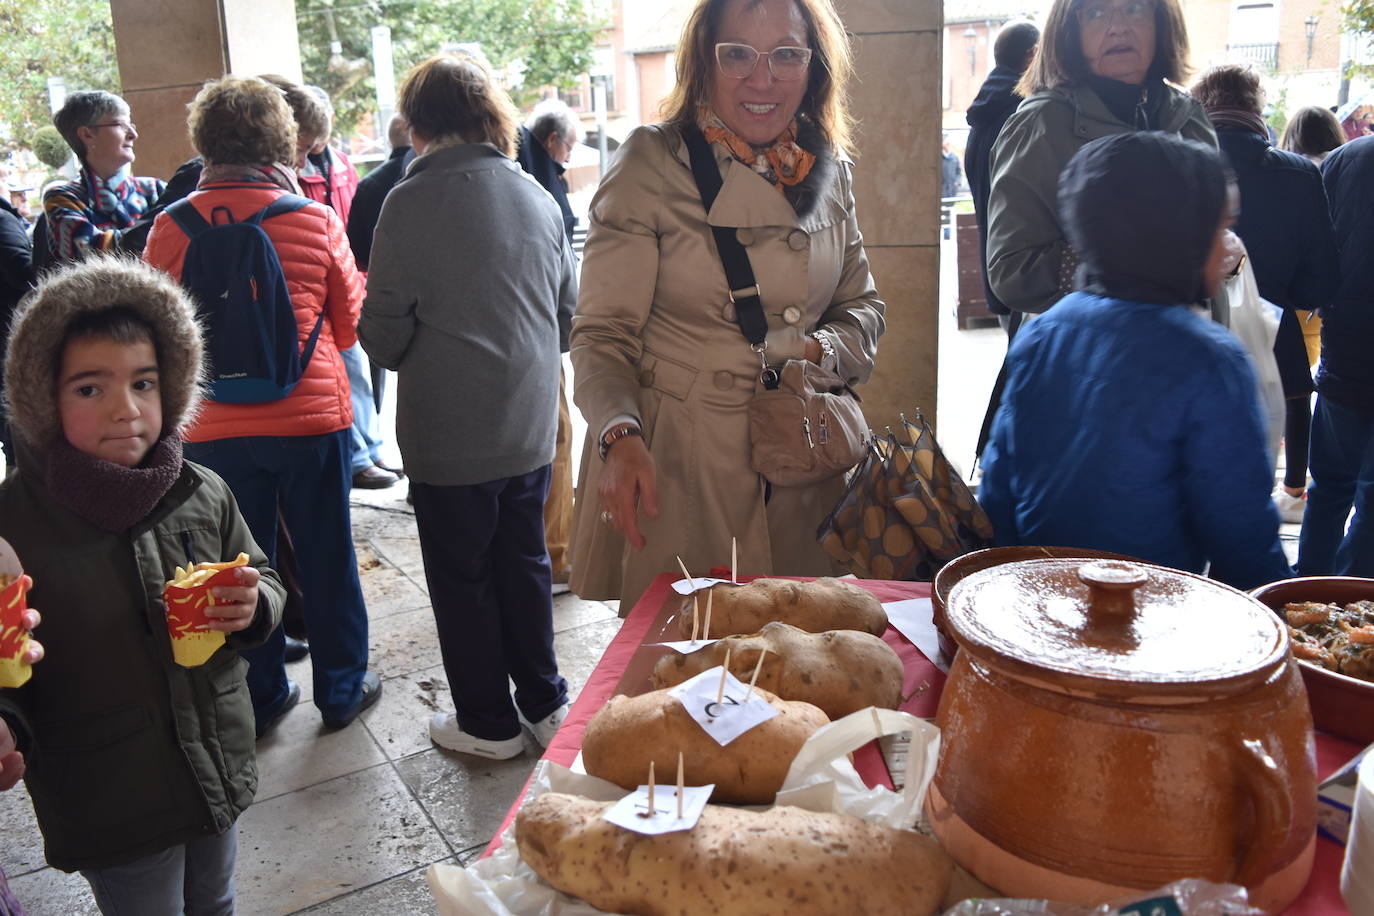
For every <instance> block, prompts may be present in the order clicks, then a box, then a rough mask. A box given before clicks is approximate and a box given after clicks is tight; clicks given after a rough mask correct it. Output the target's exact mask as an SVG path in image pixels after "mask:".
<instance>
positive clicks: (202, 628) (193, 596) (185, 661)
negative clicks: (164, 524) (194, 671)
mask: <svg viewBox="0 0 1374 916" xmlns="http://www.w3.org/2000/svg"><path fill="white" fill-rule="evenodd" d="M247 565H248V554H246V553H240V554H239V555H238V556H237V557H235V558H234V559H232V560H229V561H227V562H224V563H196V564H194V565H188V566H185V567H181V566H178V567H177V568H176V573H175V574H174V575H173V577H172V578H171V579H170V580H168V582H167V586H166V588H164V589H163V591H162V597H163V599H164V600H165V601H166V603H167V631H168V634H169V635H170V636H171V638H172V657H173V658H174V659H175V660H176V663H177V664H178V665H181V666H182V667H183V668H194V667H196V666H197V665H203V664H205V662H206V661H208V660H209V658H210V656H211V655H214V654H215V651H216V650H217V649H219V647H220V646H222V645H224V633H223V632H221V631H219V630H211V629H209V627H208V626H207V624H208V622H209V618H208V617H207V616H206V614H205V609H206V608H207V607H213V606H214V604H215V596H214V593H213V592H211V591H210V587H209V586H210V584H211V580H213V579H214V578H215V577H216V576H218V575H219V574H220V573H221V572H223V571H225V570H226V569H233V568H234V567H236V566H247Z"/></svg>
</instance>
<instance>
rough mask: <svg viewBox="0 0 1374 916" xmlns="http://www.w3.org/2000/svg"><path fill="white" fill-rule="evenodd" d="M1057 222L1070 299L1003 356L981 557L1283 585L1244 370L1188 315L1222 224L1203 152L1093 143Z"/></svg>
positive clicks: (1251, 390)
mask: <svg viewBox="0 0 1374 916" xmlns="http://www.w3.org/2000/svg"><path fill="white" fill-rule="evenodd" d="M1161 189H1168V190H1167V193H1161ZM1059 207H1060V218H1061V219H1062V221H1063V224H1064V226H1065V229H1066V231H1067V234H1068V239H1069V242H1070V243H1071V244H1072V246H1073V248H1074V250H1075V251H1076V252H1077V253H1078V254H1079V257H1080V262H1079V269H1078V273H1077V276H1076V283H1075V287H1076V291H1075V292H1073V293H1070V294H1069V295H1067V296H1065V297H1064V298H1062V299H1060V300H1059V302H1058V303H1057V304H1056V305H1055V306H1054V308H1053V309H1051V310H1050V311H1048V312H1046V313H1045V314H1044V315H1041V316H1039V317H1037V318H1036V319H1035V320H1034V321H1031V322H1029V323H1028V324H1027V325H1026V326H1025V327H1024V328H1023V329H1022V330H1021V332H1020V333H1019V334H1018V335H1017V337H1016V339H1015V341H1014V343H1013V344H1012V347H1011V350H1010V352H1009V353H1008V356H1007V361H1008V379H1007V386H1006V390H1005V392H1004V395H1003V403H1002V409H1001V410H1000V411H999V413H998V415H997V419H996V421H995V422H994V424H993V428H992V437H991V440H990V442H989V444H988V448H987V452H986V454H985V457H984V474H983V483H982V487H981V489H980V491H979V498H980V501H981V502H982V504H983V506H984V508H985V509H986V510H987V512H988V515H989V516H990V517H991V519H992V523H993V527H994V529H995V531H996V541H997V543H998V544H999V545H1018V544H1053V545H1062V546H1069V547H1087V548H1096V549H1099V550H1109V551H1114V552H1116V553H1122V554H1127V555H1129V556H1133V557H1137V558H1139V559H1141V560H1146V561H1148V562H1151V563H1159V564H1162V565H1164V566H1172V567H1176V568H1178V569H1184V570H1189V571H1191V572H1204V571H1206V570H1207V568H1208V566H1209V564H1210V569H1211V575H1212V576H1213V577H1214V578H1216V579H1218V580H1220V581H1222V582H1225V583H1227V584H1229V585H1233V586H1236V587H1238V588H1253V587H1254V586H1256V585H1260V584H1263V583H1265V582H1270V581H1273V580H1276V579H1281V578H1286V577H1288V576H1291V575H1292V574H1293V573H1292V570H1291V568H1290V567H1289V565H1288V561H1287V559H1286V558H1285V557H1284V553H1283V548H1282V547H1281V546H1280V544H1279V538H1278V528H1279V517H1278V512H1277V510H1276V509H1275V507H1274V504H1273V502H1272V501H1271V500H1270V489H1271V487H1272V485H1273V476H1272V472H1271V470H1270V468H1269V459H1268V456H1267V453H1266V451H1265V430H1264V424H1263V421H1262V419H1261V415H1260V407H1259V402H1258V393H1257V392H1258V389H1257V386H1256V381H1255V373H1254V371H1253V369H1252V368H1251V366H1250V363H1249V361H1248V359H1249V358H1248V357H1247V356H1246V353H1245V350H1244V348H1243V347H1242V346H1241V344H1240V343H1239V341H1237V340H1236V339H1235V338H1234V337H1232V336H1231V334H1230V333H1229V332H1227V331H1226V329H1224V328H1222V327H1221V326H1220V325H1217V324H1215V323H1214V322H1211V321H1209V320H1207V319H1206V318H1204V317H1202V316H1201V315H1199V314H1197V313H1195V312H1194V311H1193V310H1192V309H1190V308H1189V307H1188V303H1194V302H1198V301H1200V300H1201V299H1202V298H1203V297H1204V296H1206V295H1209V294H1211V293H1213V292H1214V291H1215V290H1216V288H1217V286H1218V284H1219V283H1220V280H1221V272H1222V267H1221V263H1222V258H1223V254H1224V250H1223V247H1222V235H1223V232H1224V230H1225V229H1226V228H1227V227H1228V225H1229V224H1230V222H1231V217H1232V213H1231V204H1230V203H1229V202H1228V183H1227V178H1226V174H1225V171H1224V169H1223V167H1222V163H1221V159H1220V157H1219V156H1218V154H1217V152H1216V151H1215V150H1214V149H1211V148H1209V147H1206V146H1204V145H1202V144H1200V143H1196V142H1192V141H1188V140H1182V139H1179V138H1178V137H1176V136H1174V135H1173V134H1167V133H1161V132H1156V131H1147V132H1139V133H1129V134H1119V135H1116V136H1112V137H1106V138H1103V139H1100V140H1096V141H1093V142H1092V143H1089V144H1087V145H1086V146H1084V147H1083V148H1082V149H1081V150H1080V151H1079V152H1078V153H1077V154H1076V155H1075V156H1074V157H1073V159H1072V160H1070V162H1069V164H1068V167H1067V168H1065V170H1064V173H1063V175H1062V177H1061V178H1060V183H1059Z"/></svg>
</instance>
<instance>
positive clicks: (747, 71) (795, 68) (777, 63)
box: [716, 41, 811, 80]
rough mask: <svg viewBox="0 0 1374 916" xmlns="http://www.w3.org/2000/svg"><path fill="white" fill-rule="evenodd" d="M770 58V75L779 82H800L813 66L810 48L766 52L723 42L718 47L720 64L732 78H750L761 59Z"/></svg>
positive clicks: (717, 60) (721, 68)
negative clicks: (810, 66)
mask: <svg viewBox="0 0 1374 916" xmlns="http://www.w3.org/2000/svg"><path fill="white" fill-rule="evenodd" d="M760 57H766V58H768V72H769V73H771V74H773V79H775V80H799V79H801V78H802V77H803V76H805V75H806V68H807V65H809V64H810V63H811V49H810V48H793V47H789V46H783V47H781V48H774V49H773V50H771V51H769V52H767V53H764V52H762V51H759V50H758V49H757V48H755V47H754V46H753V45H742V44H735V43H733V42H729V41H722V42H720V43H718V44H717V45H716V65H717V66H718V67H720V72H721V73H724V74H725V75H726V76H728V77H730V78H731V79H736V80H742V79H748V78H749V77H751V76H753V75H754V70H755V69H757V67H758V65H759V58H760Z"/></svg>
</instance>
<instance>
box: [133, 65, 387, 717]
mask: <svg viewBox="0 0 1374 916" xmlns="http://www.w3.org/2000/svg"><path fill="white" fill-rule="evenodd" d="M188 127H189V130H190V134H191V140H192V143H194V145H195V147H196V150H197V152H199V153H200V154H201V156H203V157H204V159H205V170H204V172H203V174H202V175H201V179H200V190H198V191H196V193H194V194H192V195H191V196H190V197H188V198H186V199H185V200H184V201H182V202H181V203H180V204H178V205H177V206H178V207H185V206H188V205H189V206H191V207H193V208H194V210H195V213H196V214H198V215H199V217H200V219H202V220H204V221H206V222H209V221H210V220H211V219H212V218H216V217H214V213H215V211H217V210H220V211H228V215H229V218H230V219H231V220H232V219H238V220H246V219H248V218H249V217H250V216H253V215H254V214H257V213H259V212H261V211H263V210H264V208H266V207H268V206H270V205H272V204H274V203H276V202H278V201H280V200H282V199H283V198H287V197H288V196H290V197H291V198H296V197H297V193H296V192H297V191H298V190H299V187H298V185H297V184H296V173H295V170H294V169H293V168H292V166H291V161H292V160H293V159H294V157H295V155H296V152H295V150H296V122H295V119H294V118H293V116H292V112H291V109H290V108H289V107H288V106H287V103H286V100H285V99H284V98H283V95H282V93H281V92H280V91H279V90H278V88H277V87H275V86H273V85H271V84H269V83H267V82H265V81H263V80H261V79H253V78H249V79H239V78H235V77H226V78H224V79H222V80H216V81H212V82H209V83H207V84H206V85H205V87H204V88H203V89H201V91H200V93H199V94H197V95H196V98H195V100H194V101H193V102H192V103H191V112H190V116H189V118H188ZM287 203H288V204H291V205H295V208H294V209H291V210H290V212H285V213H281V214H279V215H274V216H272V217H270V218H266V219H263V220H262V222H261V224H260V225H261V227H262V231H263V232H265V233H266V234H267V237H268V240H269V241H270V242H271V244H272V248H273V250H274V252H275V253H276V256H277V258H278V259H279V261H280V264H281V270H282V274H283V275H284V279H285V281H286V283H287V284H288V287H289V289H290V306H291V309H292V312H293V317H294V319H295V326H296V327H295V331H296V336H297V342H298V344H299V345H300V346H301V347H302V348H305V347H307V346H308V342H309V341H310V340H311V339H312V336H314V340H315V344H314V349H313V351H309V356H308V362H307V363H305V365H304V366H303V369H302V372H301V375H300V379H299V382H298V383H297V384H296V385H295V387H293V388H292V389H291V390H290V393H289V394H287V395H286V396H285V397H282V398H279V399H278V400H272V401H265V402H261V403H225V402H220V401H214V400H206V401H205V402H204V403H203V404H202V407H201V410H200V414H199V416H197V417H196V420H195V422H194V424H192V425H191V426H190V427H189V428H188V429H187V431H186V439H187V444H186V453H187V455H188V456H189V457H191V458H192V459H193V460H195V461H198V462H200V463H201V464H204V465H206V466H207V467H209V468H211V469H213V470H214V471H215V472H216V473H218V474H219V475H220V476H221V477H223V478H224V479H225V481H226V482H228V484H229V486H230V487H231V488H232V489H233V491H234V495H235V497H237V499H238V503H239V508H240V509H241V510H242V512H243V515H244V518H246V519H247V520H248V525H249V527H250V528H251V529H252V531H253V536H254V537H255V538H256V539H257V542H258V543H259V544H260V545H262V547H263V549H264V550H266V551H268V555H269V557H273V558H275V555H276V550H277V533H278V528H277V525H278V521H277V520H278V502H279V501H280V506H281V513H282V517H283V518H284V519H285V523H286V525H287V526H288V527H289V528H290V530H291V534H292V535H293V541H294V543H295V548H296V560H297V562H298V564H299V567H300V577H301V585H302V591H303V592H304V602H303V603H304V614H305V622H306V626H307V628H308V630H309V633H310V654H311V660H312V664H311V668H312V672H313V675H314V685H315V705H316V706H317V707H318V708H319V710H320V714H321V717H322V718H323V719H324V722H325V724H326V725H327V726H329V727H331V728H342V727H344V726H346V725H348V724H349V723H350V722H352V721H353V720H354V719H355V718H357V716H358V714H359V713H360V712H361V711H363V710H364V709H367V708H368V707H369V706H371V705H372V704H373V703H375V702H376V701H377V699H378V697H379V696H380V695H381V690H382V683H381V680H380V678H379V677H378V676H377V674H376V673H375V672H373V671H369V670H368V668H367V654H368V645H367V608H366V606H365V605H364V603H363V595H362V586H361V584H360V583H359V580H358V564H357V561H356V558H355V556H354V551H353V527H352V521H351V516H350V511H349V502H348V499H349V498H348V488H349V427H350V425H351V421H352V414H351V408H350V402H349V392H348V379H347V376H346V375H345V373H344V368H343V363H342V361H341V360H340V358H339V355H338V353H339V349H340V348H346V347H348V346H349V345H351V344H352V343H353V342H354V341H355V340H356V339H357V336H356V330H355V329H356V327H357V323H358V312H359V309H360V308H361V305H362V297H363V288H362V278H361V277H360V276H359V274H358V272H357V269H356V268H355V267H354V265H353V255H352V253H351V252H350V251H349V249H348V239H347V236H346V235H345V233H344V226H343V222H342V221H341V220H340V219H339V217H338V215H337V214H335V213H334V211H333V210H331V209H329V208H328V207H325V206H323V205H322V204H318V203H315V202H313V201H308V200H301V199H291V200H288V201H287ZM176 212H177V208H176V207H173V208H169V210H168V211H165V212H163V213H162V214H161V215H159V216H158V218H157V222H155V223H154V224H153V230H152V232H151V233H150V234H149V236H148V247H147V249H146V250H145V252H144V257H145V259H146V260H147V261H148V262H149V263H151V264H153V265H155V266H157V267H160V268H162V269H163V270H165V271H167V272H168V273H169V274H171V275H172V276H173V277H175V278H178V279H180V278H181V277H182V273H183V266H184V264H185V261H186V255H187V250H188V248H189V247H190V243H191V242H190V239H189V238H188V236H187V232H186V230H185V229H183V228H182V224H181V223H180V222H178V221H177V220H174V219H173V214H174V213H176ZM181 218H182V219H186V220H188V221H191V217H190V215H189V214H185V213H184V211H182V216H181ZM245 320H246V319H245ZM212 344H213V341H212ZM303 352H304V351H303ZM302 359H303V361H304V359H305V357H304V356H303V357H302ZM284 653H285V640H284V636H283V631H282V629H281V628H278V629H276V630H274V631H273V633H272V636H271V638H270V639H268V641H267V643H266V644H265V645H264V646H262V647H261V648H259V649H254V650H252V651H250V652H248V653H245V656H246V657H247V658H248V660H249V663H250V667H249V670H248V685H249V688H250V690H251V692H252V697H253V709H254V713H255V715H256V720H257V731H258V734H259V735H260V736H261V735H263V734H265V733H267V732H268V731H269V730H270V729H271V728H273V727H274V726H275V725H276V724H277V723H278V722H279V721H280V720H281V718H282V716H284V715H285V714H286V713H287V712H288V711H289V710H290V709H291V708H292V707H293V706H295V704H296V702H297V701H298V700H299V699H300V687H299V686H298V685H297V684H295V683H294V682H292V681H290V680H289V679H288V678H287V676H286V668H285V659H284Z"/></svg>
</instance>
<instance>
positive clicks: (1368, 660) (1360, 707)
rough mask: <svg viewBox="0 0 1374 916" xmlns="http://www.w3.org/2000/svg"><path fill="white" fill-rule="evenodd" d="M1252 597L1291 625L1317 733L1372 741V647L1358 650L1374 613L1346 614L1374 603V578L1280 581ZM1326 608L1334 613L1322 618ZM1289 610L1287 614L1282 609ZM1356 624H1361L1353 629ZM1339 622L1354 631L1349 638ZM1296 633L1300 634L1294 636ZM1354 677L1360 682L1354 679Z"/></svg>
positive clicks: (1294, 649) (1294, 647)
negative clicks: (1329, 608)
mask: <svg viewBox="0 0 1374 916" xmlns="http://www.w3.org/2000/svg"><path fill="white" fill-rule="evenodd" d="M1251 594H1253V595H1254V596H1255V598H1257V599H1258V600H1259V601H1260V602H1261V603H1262V604H1264V605H1266V606H1267V607H1269V608H1271V609H1272V610H1273V611H1274V612H1275V613H1276V614H1278V615H1279V616H1280V617H1282V618H1283V619H1284V621H1285V622H1286V623H1288V624H1289V627H1290V629H1289V635H1290V637H1292V639H1293V654H1294V656H1295V657H1297V659H1298V666H1299V667H1300V668H1301V669H1302V679H1303V682H1304V683H1305V684H1306V685H1307V695H1308V698H1309V699H1310V700H1311V702H1312V720H1313V722H1315V723H1316V726H1317V728H1320V729H1321V730H1322V731H1326V732H1330V733H1331V734H1333V735H1338V736H1340V737H1342V738H1347V739H1349V740H1351V741H1356V742H1359V743H1360V744H1368V743H1369V742H1371V741H1374V679H1365V678H1371V677H1372V676H1374V646H1370V647H1369V648H1367V649H1364V648H1361V646H1362V645H1364V643H1363V642H1361V640H1363V639H1365V638H1367V637H1366V636H1365V635H1364V633H1365V632H1368V631H1367V630H1365V625H1366V624H1370V623H1374V612H1366V611H1364V610H1363V609H1360V610H1356V611H1346V610H1345V608H1347V606H1349V605H1355V604H1357V603H1358V602H1363V601H1374V579H1360V578H1356V577H1353V576H1313V577H1309V578H1302V579H1284V580H1282V581H1279V582H1272V583H1270V584H1269V585H1263V586H1260V587H1259V588H1257V589H1255V590H1254V591H1253V592H1252V593H1251ZM1326 605H1331V606H1334V607H1335V608H1336V609H1338V613H1336V614H1334V615H1333V614H1332V613H1331V612H1330V611H1329V610H1327V611H1326V612H1325V615H1323V613H1322V610H1321V608H1322V607H1323V606H1326ZM1289 606H1292V607H1293V613H1291V614H1290V613H1288V611H1287V610H1286V609H1287V608H1289ZM1333 618H1334V619H1333ZM1354 621H1361V624H1360V625H1359V626H1356V625H1355V623H1354ZM1342 622H1344V623H1345V624H1346V625H1347V626H1348V627H1350V628H1351V630H1354V631H1357V632H1356V633H1355V634H1354V635H1352V634H1351V633H1350V631H1348V630H1346V629H1345V628H1344V627H1342V626H1341V623H1342ZM1295 631H1296V632H1297V633H1298V634H1300V635H1294V633H1295ZM1358 631H1364V632H1358ZM1323 636H1325V637H1329V639H1327V640H1326V641H1327V642H1329V643H1330V645H1326V644H1325V643H1324V642H1323V641H1322V637H1323ZM1323 649H1325V651H1326V655H1323V654H1322V650H1323ZM1331 666H1334V668H1335V670H1332V667H1331ZM1343 672H1344V673H1343ZM1356 673H1363V677H1355V676H1353V675H1354V674H1356Z"/></svg>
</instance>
